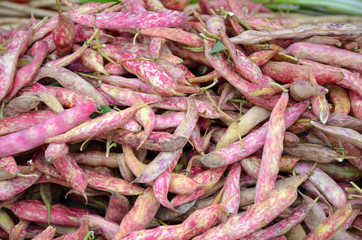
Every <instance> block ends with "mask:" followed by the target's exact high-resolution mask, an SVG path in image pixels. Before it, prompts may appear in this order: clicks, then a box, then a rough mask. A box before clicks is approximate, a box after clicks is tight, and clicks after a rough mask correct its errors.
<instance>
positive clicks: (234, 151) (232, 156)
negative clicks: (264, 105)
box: [200, 101, 309, 167]
mask: <svg viewBox="0 0 362 240" xmlns="http://www.w3.org/2000/svg"><path fill="white" fill-rule="evenodd" d="M308 105H309V102H307V101H305V102H301V103H297V104H295V105H293V106H292V107H289V108H287V109H286V111H285V119H284V120H285V127H286V128H288V127H289V126H290V125H292V124H293V123H294V121H295V120H296V119H297V118H298V117H299V116H300V114H301V113H302V112H303V111H304V110H305V109H306V108H307V106H308ZM266 130H267V124H264V125H263V126H262V127H260V128H259V129H258V130H256V131H254V132H252V133H250V134H249V135H247V136H246V137H244V138H243V139H242V141H243V145H244V150H243V149H241V146H240V143H239V142H236V143H233V144H230V145H229V146H227V147H224V148H221V149H218V150H215V151H213V152H211V153H209V154H206V155H205V156H203V157H201V158H200V161H201V162H202V163H203V164H204V165H206V166H208V167H220V166H226V165H228V164H231V163H234V162H237V161H240V160H241V159H243V158H245V157H247V156H249V155H251V154H253V153H255V152H256V151H258V150H259V149H260V148H261V147H262V146H263V145H264V142H265V136H266Z"/></svg>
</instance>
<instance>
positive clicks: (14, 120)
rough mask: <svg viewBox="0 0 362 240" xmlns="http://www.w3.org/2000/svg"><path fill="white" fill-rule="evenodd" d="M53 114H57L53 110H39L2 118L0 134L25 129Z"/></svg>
mask: <svg viewBox="0 0 362 240" xmlns="http://www.w3.org/2000/svg"><path fill="white" fill-rule="evenodd" d="M53 116H55V113H54V112H53V111H49V110H39V111H32V112H27V113H20V114H17V115H14V116H12V117H9V118H6V119H3V120H0V135H7V134H10V133H14V132H19V131H22V130H25V129H27V128H30V127H32V126H34V125H37V124H39V123H41V122H43V121H45V120H46V119H49V118H51V117H53Z"/></svg>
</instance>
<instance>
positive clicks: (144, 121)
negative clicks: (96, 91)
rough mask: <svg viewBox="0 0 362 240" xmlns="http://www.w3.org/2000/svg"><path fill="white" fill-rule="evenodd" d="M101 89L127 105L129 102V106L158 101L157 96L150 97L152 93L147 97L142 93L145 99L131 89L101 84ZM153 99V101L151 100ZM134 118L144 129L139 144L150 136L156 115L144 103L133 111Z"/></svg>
mask: <svg viewBox="0 0 362 240" xmlns="http://www.w3.org/2000/svg"><path fill="white" fill-rule="evenodd" d="M101 89H102V90H103V91H104V92H106V93H107V94H108V95H110V96H111V97H112V98H114V99H115V100H116V101H118V102H124V103H126V104H127V105H128V104H130V105H131V106H140V105H144V103H145V102H147V103H152V102H155V101H158V98H156V99H152V98H153V97H152V95H149V96H150V97H148V98H147V96H146V95H144V98H143V99H145V100H143V99H142V97H141V96H140V95H138V94H136V93H135V92H133V91H132V90H129V89H122V88H117V87H113V86H111V85H105V84H102V85H101ZM152 100H153V101H152ZM134 115H135V118H136V120H137V121H138V122H139V123H140V124H141V125H142V126H143V128H144V130H145V135H144V138H143V140H142V142H141V144H140V145H142V143H143V142H144V141H146V139H147V138H148V137H149V136H150V134H151V132H152V131H153V129H154V127H155V124H156V121H155V120H156V117H155V113H154V111H153V110H152V109H151V107H150V106H148V105H146V106H143V107H141V108H139V109H137V111H136V112H135V113H134Z"/></svg>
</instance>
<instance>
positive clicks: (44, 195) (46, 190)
mask: <svg viewBox="0 0 362 240" xmlns="http://www.w3.org/2000/svg"><path fill="white" fill-rule="evenodd" d="M40 196H41V199H42V200H43V202H44V203H45V206H46V208H47V210H48V224H49V225H50V215H51V204H52V203H51V202H52V196H51V189H50V183H42V184H40Z"/></svg>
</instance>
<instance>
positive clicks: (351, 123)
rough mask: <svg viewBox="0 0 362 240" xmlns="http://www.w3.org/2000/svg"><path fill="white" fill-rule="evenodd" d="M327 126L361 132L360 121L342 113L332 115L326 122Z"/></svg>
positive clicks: (361, 123)
mask: <svg viewBox="0 0 362 240" xmlns="http://www.w3.org/2000/svg"><path fill="white" fill-rule="evenodd" d="M327 124H328V125H331V126H338V127H347V128H351V129H354V130H356V131H361V130H362V120H360V119H358V118H354V117H351V116H350V115H346V114H343V113H332V114H331V115H330V116H329V119H328V121H327Z"/></svg>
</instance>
